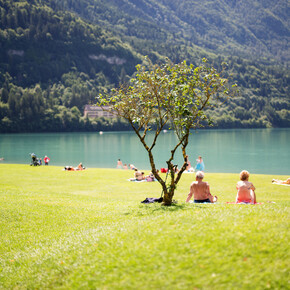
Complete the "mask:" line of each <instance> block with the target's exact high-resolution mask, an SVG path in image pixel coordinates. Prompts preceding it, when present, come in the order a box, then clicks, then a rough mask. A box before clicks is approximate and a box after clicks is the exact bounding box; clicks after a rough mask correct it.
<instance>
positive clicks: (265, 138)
mask: <svg viewBox="0 0 290 290" xmlns="http://www.w3.org/2000/svg"><path fill="white" fill-rule="evenodd" d="M152 136H153V135H152V133H150V134H149V136H148V138H149V140H152ZM176 141H177V138H176V136H175V134H174V133H173V132H171V131H168V132H166V133H162V134H161V135H160V138H159V140H158V142H157V145H158V146H156V148H155V149H154V154H155V156H156V157H155V158H156V160H155V161H156V165H157V167H158V168H161V167H167V166H166V160H167V159H168V158H169V154H170V150H171V149H172V148H173V146H174V144H176ZM289 144H290V128H283V129H238V130H236V129H233V130H198V131H196V132H195V131H193V132H192V134H191V136H190V140H189V145H188V147H187V148H188V149H187V153H188V155H189V160H190V162H191V164H192V165H193V166H195V164H196V159H197V157H198V156H199V155H201V156H202V157H203V159H204V163H205V172H232V173H239V172H240V171H241V170H243V169H247V170H248V171H250V173H258V174H282V175H290V165H289V163H290V162H289V161H290V154H289ZM29 153H35V154H36V155H37V156H38V157H40V158H43V157H44V156H45V155H47V156H48V157H50V159H51V161H50V165H57V166H66V165H71V166H77V165H78V164H79V163H80V162H82V163H83V165H84V166H86V167H99V168H116V165H117V160H118V158H120V159H121V160H122V161H123V163H127V164H128V163H133V164H134V165H135V166H136V167H138V168H140V169H144V170H145V169H150V163H149V161H148V155H147V152H146V151H145V149H144V148H143V146H142V144H141V143H140V141H139V139H138V138H137V136H136V135H135V133H134V132H104V133H103V134H99V133H98V132H96V133H47V134H46V133H40V134H0V157H4V158H5V159H4V160H3V161H1V163H19V164H30V161H31V158H30V155H29ZM174 164H178V165H179V166H181V165H182V156H181V151H178V157H176V159H175V160H174Z"/></svg>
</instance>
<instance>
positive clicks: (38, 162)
mask: <svg viewBox="0 0 290 290" xmlns="http://www.w3.org/2000/svg"><path fill="white" fill-rule="evenodd" d="M30 156H31V164H30V165H34V166H40V165H42V158H37V156H36V154H35V153H30ZM43 161H44V165H48V163H49V161H50V158H49V157H47V156H46V155H45V156H44V158H43Z"/></svg>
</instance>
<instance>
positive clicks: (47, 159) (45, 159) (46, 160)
mask: <svg viewBox="0 0 290 290" xmlns="http://www.w3.org/2000/svg"><path fill="white" fill-rule="evenodd" d="M43 161H44V165H48V162H49V161H50V159H49V158H48V157H47V156H46V155H45V157H44V158H43Z"/></svg>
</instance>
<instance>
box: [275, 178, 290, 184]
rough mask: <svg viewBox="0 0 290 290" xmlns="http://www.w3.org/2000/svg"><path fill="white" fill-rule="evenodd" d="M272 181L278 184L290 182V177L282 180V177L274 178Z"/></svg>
mask: <svg viewBox="0 0 290 290" xmlns="http://www.w3.org/2000/svg"><path fill="white" fill-rule="evenodd" d="M272 183H277V184H290V178H287V179H286V180H280V179H273V180H272Z"/></svg>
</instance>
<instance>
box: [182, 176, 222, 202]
mask: <svg viewBox="0 0 290 290" xmlns="http://www.w3.org/2000/svg"><path fill="white" fill-rule="evenodd" d="M203 178H204V173H203V172H202V171H198V172H196V174H195V180H196V181H194V182H192V184H191V185H190V191H189V194H188V196H187V199H186V202H189V201H190V199H191V197H192V195H193V196H194V203H208V202H210V203H213V202H216V201H217V197H216V196H215V197H213V196H212V195H211V193H210V189H209V184H208V183H207V182H204V181H202V180H203Z"/></svg>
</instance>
